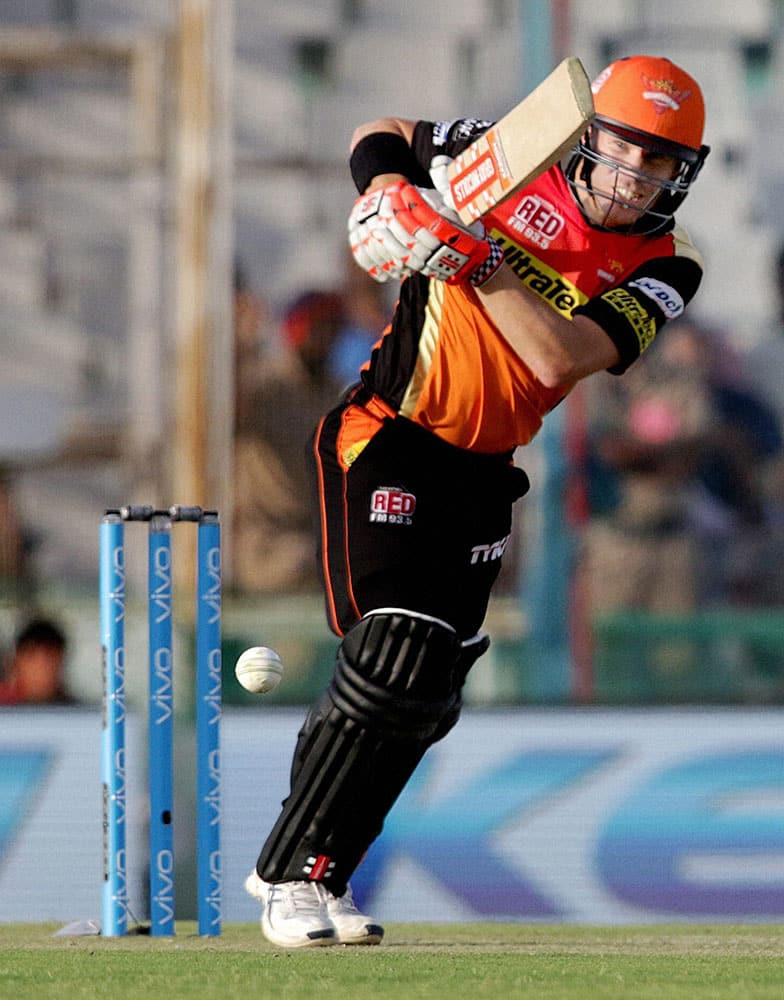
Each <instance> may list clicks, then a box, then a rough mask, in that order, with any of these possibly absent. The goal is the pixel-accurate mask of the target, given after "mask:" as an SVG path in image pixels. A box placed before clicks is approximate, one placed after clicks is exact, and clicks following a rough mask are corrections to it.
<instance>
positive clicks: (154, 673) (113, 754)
mask: <svg viewBox="0 0 784 1000" xmlns="http://www.w3.org/2000/svg"><path fill="white" fill-rule="evenodd" d="M133 521H142V522H146V523H147V524H148V526H149V552H148V577H149V592H148V603H147V617H148V627H149V728H148V739H149V798H150V933H151V934H153V935H156V936H168V935H173V934H174V839H173V833H174V830H173V823H172V817H173V805H174V778H173V775H174V756H173V749H174V702H173V687H174V683H173V666H174V660H173V652H172V596H173V594H172V548H171V530H172V525H173V524H174V523H175V522H183V521H187V522H192V523H195V524H196V525H197V526H198V527H197V533H198V534H197V537H198V542H197V547H198V554H197V561H198V573H197V600H196V782H197V800H198V804H197V813H196V827H197V835H196V845H197V876H196V881H197V892H198V928H199V934H202V935H219V934H220V933H221V857H220V818H221V801H220V786H221V779H220V756H219V754H220V747H219V728H220V715H221V546H220V524H219V520H218V514H217V512H216V511H210V510H203V509H202V508H201V507H184V506H174V507H169V509H168V510H156V509H154V508H153V507H151V506H148V505H130V506H126V507H119V508H117V509H112V510H107V511H106V513H105V515H104V518H103V521H102V523H101V533H100V570H99V590H100V612H101V616H100V617H101V647H102V654H103V726H102V740H101V780H102V783H103V816H104V820H103V824H104V875H103V899H102V921H101V933H102V934H104V935H106V936H109V937H116V936H120V935H123V934H126V933H127V932H128V881H127V880H128V871H127V866H126V816H127V803H126V755H125V603H126V582H125V524H126V522H133Z"/></svg>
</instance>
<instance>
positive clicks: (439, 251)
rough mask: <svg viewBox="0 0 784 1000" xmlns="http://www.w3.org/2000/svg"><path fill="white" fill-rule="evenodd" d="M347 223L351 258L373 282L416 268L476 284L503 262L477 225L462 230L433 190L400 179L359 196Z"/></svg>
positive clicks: (441, 277) (451, 280)
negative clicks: (423, 188) (352, 256)
mask: <svg viewBox="0 0 784 1000" xmlns="http://www.w3.org/2000/svg"><path fill="white" fill-rule="evenodd" d="M447 214H448V215H449V216H452V218H448V217H447ZM348 228H349V243H350V245H351V251H352V253H353V255H354V259H355V260H356V261H357V263H358V264H359V265H360V267H362V268H363V269H364V270H365V271H367V272H368V274H370V275H371V276H372V277H373V278H375V279H376V280H377V281H387V280H389V279H390V278H398V279H399V278H403V277H405V276H406V275H409V274H413V273H414V272H417V271H418V272H419V273H421V274H424V275H426V276H427V277H429V278H435V279H437V280H439V281H446V282H447V283H448V284H460V283H463V282H470V283H471V284H473V285H474V286H477V287H478V286H479V285H482V284H484V282H485V281H487V280H488V279H489V278H490V277H491V276H492V275H493V274H495V272H496V271H497V270H498V268H499V267H500V266H501V264H502V263H503V251H502V249H501V247H500V245H499V244H498V243H497V242H496V241H495V240H494V239H492V238H490V237H487V236H485V235H484V230H483V229H482V228H481V226H480V227H479V228H478V229H476V227H475V228H474V231H472V230H469V229H467V228H466V227H465V226H464V225H463V224H462V222H460V221H459V219H458V218H457V216H456V215H455V214H454V212H453V211H452V210H450V209H449V208H448V206H447V205H445V204H444V202H443V200H442V199H441V198H440V196H439V195H438V194H437V193H436V192H435V191H425V190H422V189H420V188H417V187H414V185H412V184H408V183H405V182H397V183H395V184H390V185H388V186H387V187H384V188H379V189H378V190H377V191H373V192H372V193H371V194H368V195H363V196H362V197H360V198H358V199H357V201H356V202H355V203H354V208H353V209H352V212H351V215H350V217H349V223H348ZM480 234H481V235H480Z"/></svg>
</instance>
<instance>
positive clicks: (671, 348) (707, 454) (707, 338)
mask: <svg viewBox="0 0 784 1000" xmlns="http://www.w3.org/2000/svg"><path fill="white" fill-rule="evenodd" d="M607 400H611V401H612V402H611V403H610V405H607ZM607 400H605V401H604V402H602V403H601V404H600V405H601V410H599V411H597V412H596V414H595V416H594V418H593V423H592V432H591V442H592V448H591V454H592V455H593V459H594V472H595V473H597V474H596V475H594V479H593V485H594V499H595V501H596V499H597V496H596V495H597V493H598V492H599V491H598V490H597V484H601V485H602V486H603V487H604V488H603V492H602V493H600V494H599V501H600V503H599V504H598V507H599V510H598V513H599V514H600V515H601V516H598V517H597V518H596V519H595V521H593V522H592V523H591V525H590V527H589V529H588V532H587V558H588V564H589V572H590V578H591V581H592V584H591V585H592V589H593V596H594V609H595V610H597V611H610V610H618V609H621V608H635V609H642V610H650V611H667V612H681V613H683V612H688V611H691V610H694V609H695V608H697V607H698V606H702V605H705V604H722V603H749V601H750V600H752V597H751V592H752V590H753V589H755V588H756V587H757V586H758V584H759V583H760V582H761V581H760V580H759V578H758V577H755V573H754V569H753V565H752V564H753V562H754V557H753V553H754V552H756V550H757V548H758V543H759V539H760V538H761V537H762V533H763V532H764V530H765V524H766V522H765V512H764V504H763V502H762V492H761V489H760V483H759V470H760V467H761V463H762V462H763V461H764V460H766V459H767V458H769V457H770V456H771V455H774V454H778V453H780V451H781V443H782V442H781V434H780V430H779V426H778V423H777V420H776V417H775V414H773V413H771V411H770V410H769V409H768V408H767V407H766V406H765V405H764V403H762V402H761V401H760V400H759V399H758V398H757V397H756V396H755V394H754V393H753V392H752V391H751V390H750V389H749V388H748V387H747V386H746V385H745V384H744V382H743V379H742V376H741V374H740V371H739V365H738V362H737V359H736V357H735V355H734V354H733V352H732V351H731V350H730V348H729V346H728V344H727V342H726V340H725V339H724V338H723V337H722V336H721V335H720V334H719V333H718V332H717V331H713V330H711V331H708V330H703V329H701V328H700V327H699V326H697V325H696V324H694V323H688V322H682V323H678V324H672V325H671V326H669V327H668V328H667V330H666V332H665V334H664V335H663V336H662V338H661V341H657V342H656V344H655V348H654V350H652V351H651V352H650V356H648V355H646V356H645V357H644V358H643V359H642V360H641V361H640V362H639V363H638V364H637V365H635V366H634V368H633V369H632V370H630V372H629V373H627V375H626V376H625V377H624V378H623V379H620V380H615V385H614V386H611V390H610V392H609V393H608V396H607ZM602 504H603V508H602ZM595 509H596V508H595ZM755 581H756V582H755Z"/></svg>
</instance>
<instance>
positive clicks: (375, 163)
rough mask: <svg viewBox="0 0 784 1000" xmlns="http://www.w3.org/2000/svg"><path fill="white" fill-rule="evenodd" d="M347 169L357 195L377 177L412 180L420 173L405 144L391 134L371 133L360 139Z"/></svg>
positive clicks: (411, 153)
mask: <svg viewBox="0 0 784 1000" xmlns="http://www.w3.org/2000/svg"><path fill="white" fill-rule="evenodd" d="M349 167H350V169H351V177H352V179H353V181H354V184H356V187H357V191H359V193H360V194H364V193H365V190H366V188H367V186H368V184H370V182H371V181H372V180H373V178H374V177H378V176H379V175H380V174H402V175H403V177H406V178H408V179H409V180H412V179H414V178H415V177H417V176H418V175H419V174H420V172H421V168H420V166H419V164H418V163H417V160H416V157H415V156H414V152H413V150H412V149H411V147H410V146H409V144H408V143H407V142H406V140H405V139H404V138H403V136H402V135H397V134H396V133H394V132H371V134H370V135H366V136H365V137H364V138H363V139H360V140H359V142H358V143H357V144H356V146H355V147H354V149H353V151H352V153H351V158H350V159H349Z"/></svg>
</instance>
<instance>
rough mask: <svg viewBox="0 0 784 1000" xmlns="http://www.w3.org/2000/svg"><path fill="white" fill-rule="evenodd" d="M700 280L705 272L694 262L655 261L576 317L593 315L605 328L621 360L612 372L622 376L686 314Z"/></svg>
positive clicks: (580, 308)
mask: <svg viewBox="0 0 784 1000" xmlns="http://www.w3.org/2000/svg"><path fill="white" fill-rule="evenodd" d="M701 280H702V268H701V266H700V264H699V263H698V262H697V261H696V260H694V259H693V258H691V257H680V256H677V255H675V256H672V257H656V258H653V259H651V260H647V261H645V263H644V264H641V265H640V266H639V267H638V268H636V269H635V270H634V271H632V273H631V274H629V275H628V276H627V277H626V278H624V280H623V281H621V282H619V283H618V284H617V285H614V286H613V287H612V288H610V289H608V290H607V291H606V292H602V294H601V295H597V296H596V297H595V298H593V299H591V300H590V301H589V302H586V303H585V305H582V306H578V308H577V309H575V310H574V315H583V316H588V317H589V318H590V319H592V320H593V321H594V322H595V323H598V324H599V326H600V327H601V328H602V329H603V330H604V332H605V333H606V334H607V336H608V337H609V338H610V339H611V340H612V342H613V343H614V344H615V346H616V347H617V348H618V353H619V354H620V356H621V360H620V362H619V363H618V364H617V365H614V366H613V367H612V368H609V369H608V371H609V372H610V373H611V374H613V375H622V374H623V373H624V372H625V371H626V369H627V368H628V367H629V365H631V364H632V363H633V362H634V361H636V360H637V358H639V356H640V355H641V354H642V352H643V351H644V350H646V348H648V347H650V345H651V344H652V343H653V340H654V338H655V337H656V334H657V333H658V332H659V330H660V329H661V328H662V327H663V326H664V324H665V323H666V322H667V321H668V320H672V319H677V318H678V317H679V316H680V315H681V314H682V313H683V311H684V309H685V308H686V306H687V304H688V303H689V302H690V301H691V300H692V299H693V298H694V295H695V293H696V291H697V289H698V287H699V284H700V281H701Z"/></svg>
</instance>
